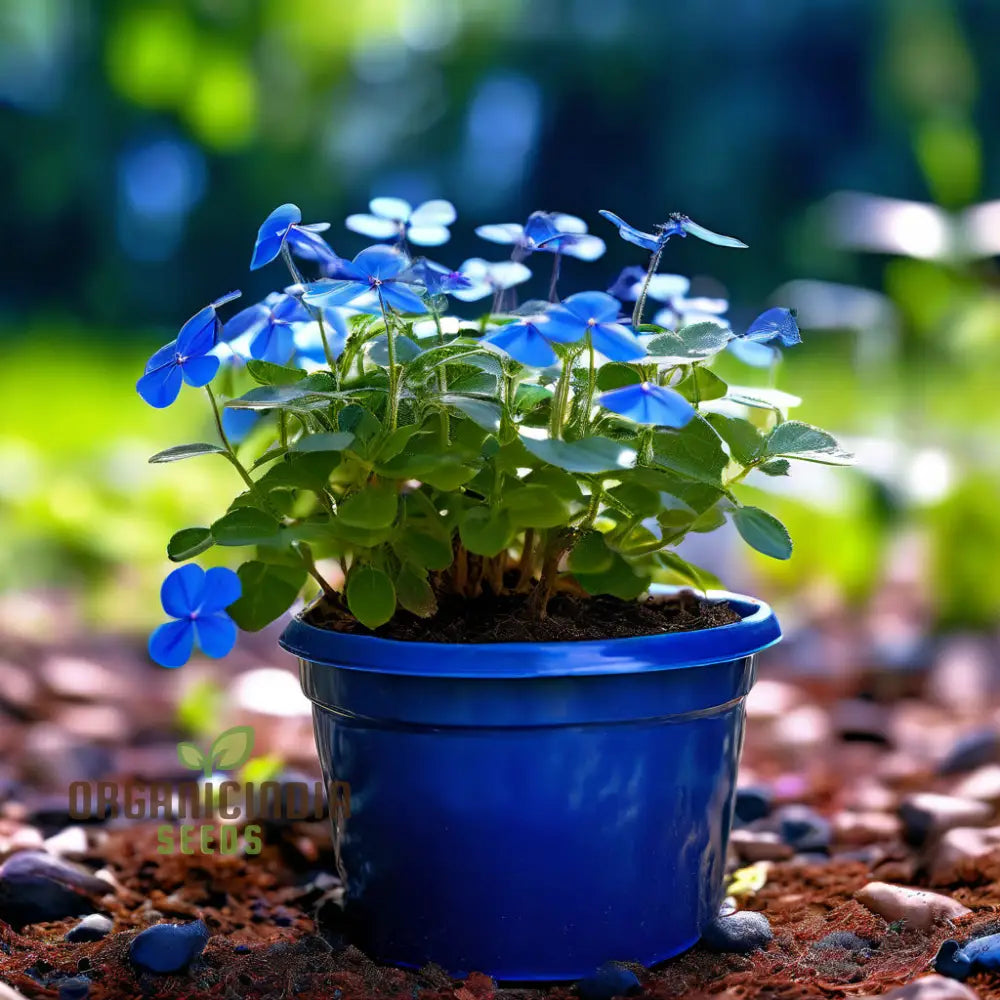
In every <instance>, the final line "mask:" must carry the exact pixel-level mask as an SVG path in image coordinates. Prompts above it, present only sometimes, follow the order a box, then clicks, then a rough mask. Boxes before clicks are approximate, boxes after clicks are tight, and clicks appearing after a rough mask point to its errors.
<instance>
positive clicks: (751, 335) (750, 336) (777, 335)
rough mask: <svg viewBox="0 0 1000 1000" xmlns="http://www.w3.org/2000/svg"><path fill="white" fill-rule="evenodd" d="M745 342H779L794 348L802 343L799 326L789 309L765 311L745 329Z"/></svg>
mask: <svg viewBox="0 0 1000 1000" xmlns="http://www.w3.org/2000/svg"><path fill="white" fill-rule="evenodd" d="M744 337H746V339H747V340H756V341H758V342H759V343H762V344H764V343H767V342H768V341H769V340H775V339H777V340H779V341H780V342H781V343H782V344H783V345H784V346H785V347H794V346H795V345H796V344H801V343H802V334H801V333H800V332H799V324H798V323H797V322H796V321H795V314H794V313H793V312H792V310H791V309H782V308H781V307H775V308H774V309H766V310H765V311H764V312H762V313H761V314H760V315H759V316H758V317H757V318H756V319H755V320H754V321H753V322H752V323H751V324H750V326H749V327H747V332H746V333H745V334H744Z"/></svg>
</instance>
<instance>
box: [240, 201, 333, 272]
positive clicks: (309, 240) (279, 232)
mask: <svg viewBox="0 0 1000 1000" xmlns="http://www.w3.org/2000/svg"><path fill="white" fill-rule="evenodd" d="M329 228H330V223H329V222H313V223H309V224H308V225H305V224H303V222H302V213H301V212H300V211H299V207H298V205H293V204H291V203H290V202H289V203H288V204H285V205H279V206H278V207H277V208H276V209H275V210H274V211H273V212H272V213H271V214H270V215H269V216H268V217H267V218H266V219H265V220H264V221H263V222H262V223H261V227H260V229H259V230H257V241H256V242H255V243H254V245H253V254H252V256H251V257H250V270H251V271H256V270H257V269H258V268H261V267H263V266H264V265H265V264H270V263H271V261H272V260H274V259H275V258H276V257H277V256H278V255H279V254H280V253H281V249H282V247H283V246H285V244H286V243H287V244H288V247H289V249H290V250H294V251H295V252H296V253H297V254H299V255H300V256H302V257H305V258H306V259H309V260H318V259H324V258H325V257H333V258H335V259H336V254H335V253H334V252H333V251H332V250H331V249H330V247H329V246H327V243H326V241H325V240H324V239H323V238H322V237H321V236H319V235H318V234H319V233H322V232H324V231H326V230H327V229H329Z"/></svg>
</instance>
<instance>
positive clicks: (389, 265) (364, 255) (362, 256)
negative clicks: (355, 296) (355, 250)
mask: <svg viewBox="0 0 1000 1000" xmlns="http://www.w3.org/2000/svg"><path fill="white" fill-rule="evenodd" d="M353 263H354V266H355V268H357V270H358V272H359V273H360V274H361V275H363V276H364V277H365V278H380V279H381V280H382V281H385V280H386V279H387V278H395V277H396V275H397V274H400V273H402V272H403V271H404V270H405V269H406V267H407V265H408V264H409V260H408V259H407V258H406V255H405V254H401V253H400V252H399V251H398V250H395V249H393V248H392V247H387V246H382V245H381V244H379V245H377V246H373V247H368V248H367V249H365V250H362V251H361V253H359V254H358V255H357V256H356V257H355V258H354V262H353Z"/></svg>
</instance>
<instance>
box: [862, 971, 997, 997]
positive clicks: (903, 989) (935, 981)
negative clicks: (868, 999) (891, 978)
mask: <svg viewBox="0 0 1000 1000" xmlns="http://www.w3.org/2000/svg"><path fill="white" fill-rule="evenodd" d="M880 1000H979V994H978V993H976V992H975V991H974V990H971V989H969V987H968V986H966V985H965V984H964V983H959V982H956V981H955V980H954V979H948V978H947V977H946V976H939V975H936V974H935V975H930V976H922V977H921V978H920V979H915V980H914V981H913V982H912V983H907V984H906V985H905V986H900V987H899V989H896V990H890V991H889V992H888V993H882V994H881V996H880Z"/></svg>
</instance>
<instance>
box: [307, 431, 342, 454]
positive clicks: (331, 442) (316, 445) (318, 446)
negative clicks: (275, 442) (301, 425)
mask: <svg viewBox="0 0 1000 1000" xmlns="http://www.w3.org/2000/svg"><path fill="white" fill-rule="evenodd" d="M353 443H354V435H353V434H352V433H351V432H350V431H330V432H327V433H323V434H306V435H305V436H304V437H300V438H299V439H298V441H296V442H295V444H293V445H292V447H291V451H293V452H306V453H308V452H311V451H344V450H345V449H346V448H350V447H351V445H352V444H353Z"/></svg>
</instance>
